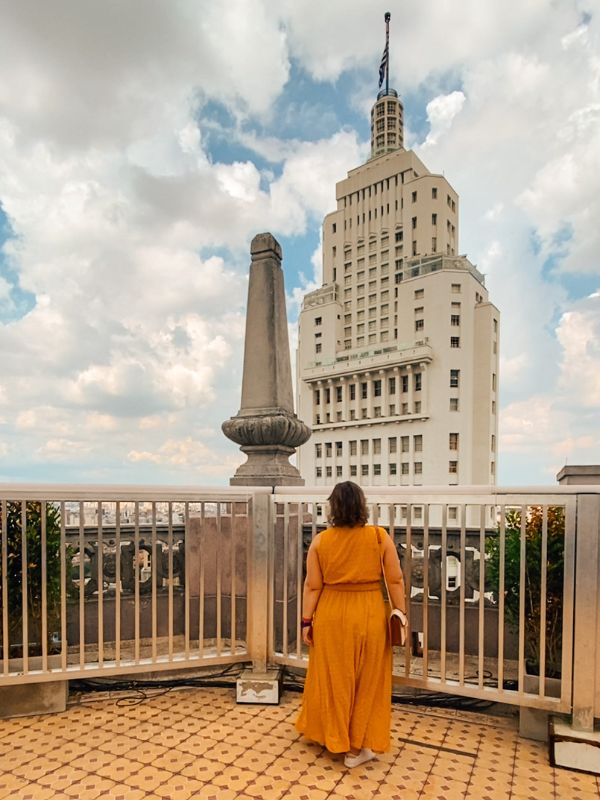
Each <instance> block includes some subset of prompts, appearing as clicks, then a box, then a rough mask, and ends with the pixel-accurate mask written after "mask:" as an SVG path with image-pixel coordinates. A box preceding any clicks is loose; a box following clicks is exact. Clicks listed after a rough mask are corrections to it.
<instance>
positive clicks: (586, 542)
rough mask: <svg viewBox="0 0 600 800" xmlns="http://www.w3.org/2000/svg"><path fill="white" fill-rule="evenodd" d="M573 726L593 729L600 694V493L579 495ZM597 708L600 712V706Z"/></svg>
mask: <svg viewBox="0 0 600 800" xmlns="http://www.w3.org/2000/svg"><path fill="white" fill-rule="evenodd" d="M576 547H577V550H576V560H575V615H574V616H575V619H574V623H575V631H574V643H573V728H574V729H575V730H580V731H593V729H594V706H595V704H596V703H597V702H599V701H598V700H597V698H598V697H599V696H600V610H599V602H600V495H598V494H579V495H577V536H576ZM596 712H597V713H600V711H599V709H598V707H597V708H596Z"/></svg>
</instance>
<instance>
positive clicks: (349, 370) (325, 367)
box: [301, 339, 433, 383]
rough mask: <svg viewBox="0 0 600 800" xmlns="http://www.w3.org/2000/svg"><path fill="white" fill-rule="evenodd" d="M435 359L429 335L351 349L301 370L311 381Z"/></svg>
mask: <svg viewBox="0 0 600 800" xmlns="http://www.w3.org/2000/svg"><path fill="white" fill-rule="evenodd" d="M432 360H433V350H432V348H431V346H430V345H429V344H427V339H422V340H420V341H417V342H414V344H410V345H388V346H383V345H382V346H380V347H378V348H375V349H373V350H364V349H363V348H361V350H347V351H342V353H341V354H339V355H337V356H336V357H335V358H330V359H323V360H321V361H313V362H311V363H310V364H308V365H307V366H306V367H304V368H303V369H302V370H301V376H302V379H303V380H304V381H306V382H307V383H311V382H313V381H316V380H321V379H323V377H334V376H335V377H338V376H341V375H353V374H355V373H356V374H360V373H363V372H368V371H369V370H373V369H378V368H383V367H393V366H406V365H407V364H414V363H417V364H419V363H423V362H424V363H429V362H430V361H432Z"/></svg>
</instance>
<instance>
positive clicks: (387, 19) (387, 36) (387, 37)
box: [384, 11, 392, 95]
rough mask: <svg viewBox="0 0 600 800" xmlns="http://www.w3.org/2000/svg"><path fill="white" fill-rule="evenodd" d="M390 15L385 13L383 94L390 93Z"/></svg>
mask: <svg viewBox="0 0 600 800" xmlns="http://www.w3.org/2000/svg"><path fill="white" fill-rule="evenodd" d="M391 17H392V15H391V14H390V12H389V11H386V12H385V16H384V19H385V49H386V51H387V59H386V63H385V93H386V95H387V94H389V93H390V19H391Z"/></svg>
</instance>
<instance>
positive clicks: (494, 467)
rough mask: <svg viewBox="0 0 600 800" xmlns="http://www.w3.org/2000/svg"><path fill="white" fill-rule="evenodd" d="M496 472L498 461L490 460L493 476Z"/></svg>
mask: <svg viewBox="0 0 600 800" xmlns="http://www.w3.org/2000/svg"><path fill="white" fill-rule="evenodd" d="M495 474H496V462H495V461H490V475H492V477H493V476H494V475H495Z"/></svg>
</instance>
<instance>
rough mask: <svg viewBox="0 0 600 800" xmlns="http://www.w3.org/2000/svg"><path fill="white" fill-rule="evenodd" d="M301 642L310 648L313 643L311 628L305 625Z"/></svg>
mask: <svg viewBox="0 0 600 800" xmlns="http://www.w3.org/2000/svg"><path fill="white" fill-rule="evenodd" d="M302 641H303V642H304V644H307V645H309V646H312V645H313V644H314V642H313V626H312V625H307V626H306V627H305V628H302Z"/></svg>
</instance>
